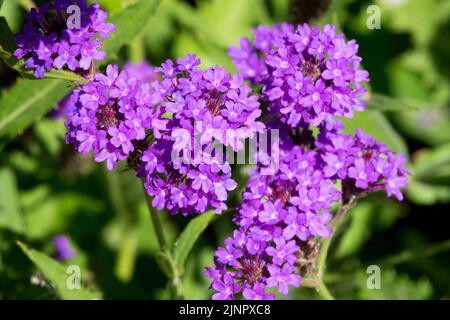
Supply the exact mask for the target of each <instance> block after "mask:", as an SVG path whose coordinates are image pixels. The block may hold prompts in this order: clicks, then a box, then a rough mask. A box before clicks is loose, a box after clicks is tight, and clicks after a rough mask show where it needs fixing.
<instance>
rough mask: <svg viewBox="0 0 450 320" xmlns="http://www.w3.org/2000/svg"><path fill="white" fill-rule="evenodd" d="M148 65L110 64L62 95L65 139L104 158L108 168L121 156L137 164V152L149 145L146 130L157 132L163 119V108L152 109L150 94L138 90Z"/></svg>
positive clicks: (149, 77)
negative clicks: (65, 117)
mask: <svg viewBox="0 0 450 320" xmlns="http://www.w3.org/2000/svg"><path fill="white" fill-rule="evenodd" d="M139 68H142V71H143V72H142V74H141V75H139ZM149 68H150V69H151V67H150V66H148V65H144V64H140V65H132V64H127V65H125V66H124V69H123V71H121V72H120V73H119V70H118V67H117V66H112V65H109V66H108V67H107V71H106V74H105V75H104V74H96V75H95V77H94V80H92V81H90V82H89V83H88V84H85V85H82V86H81V87H80V88H79V89H76V90H74V91H73V93H72V94H71V96H69V97H67V98H66V99H65V100H66V101H65V102H66V105H68V106H66V108H67V120H66V127H67V129H68V132H67V134H66V138H67V142H68V143H73V144H74V145H75V148H76V149H77V151H79V152H81V153H84V154H86V153H89V152H91V151H92V152H93V153H94V158H95V160H96V161H98V162H102V161H106V162H107V167H108V169H110V170H112V169H114V168H115V166H116V163H117V161H119V160H127V162H128V164H129V166H131V167H133V168H134V167H137V164H136V161H137V159H136V156H138V155H140V154H141V153H143V152H144V151H145V148H147V147H148V142H147V138H148V137H147V132H148V133H150V132H151V131H155V132H157V131H158V130H160V129H163V128H164V126H165V123H166V122H167V120H163V119H162V114H163V113H164V110H163V108H162V107H157V108H154V106H153V105H152V103H151V101H150V97H149V96H148V97H142V95H141V90H142V88H145V86H146V85H148V81H150V80H153V78H154V77H155V74H154V72H153V73H151V72H149Z"/></svg>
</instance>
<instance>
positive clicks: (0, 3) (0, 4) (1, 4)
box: [0, 0, 3, 10]
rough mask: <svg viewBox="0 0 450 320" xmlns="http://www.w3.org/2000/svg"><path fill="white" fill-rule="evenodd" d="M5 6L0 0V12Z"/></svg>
mask: <svg viewBox="0 0 450 320" xmlns="http://www.w3.org/2000/svg"><path fill="white" fill-rule="evenodd" d="M2 6H3V0H0V10H1V9H2Z"/></svg>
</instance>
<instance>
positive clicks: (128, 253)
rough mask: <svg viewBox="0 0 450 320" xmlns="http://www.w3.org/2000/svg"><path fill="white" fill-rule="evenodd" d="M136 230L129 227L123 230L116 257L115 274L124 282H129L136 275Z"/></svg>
mask: <svg viewBox="0 0 450 320" xmlns="http://www.w3.org/2000/svg"><path fill="white" fill-rule="evenodd" d="M136 231H137V230H136V228H134V227H129V228H126V229H125V230H123V233H122V236H121V240H120V247H119V252H118V255H117V257H116V264H115V267H114V273H115V274H116V276H117V278H118V279H119V280H121V281H122V282H125V283H126V282H129V281H130V280H131V278H132V276H133V273H134V266H135V263H136V254H137V248H138V243H137V232H136Z"/></svg>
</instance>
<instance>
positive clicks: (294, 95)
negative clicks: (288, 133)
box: [229, 24, 368, 127]
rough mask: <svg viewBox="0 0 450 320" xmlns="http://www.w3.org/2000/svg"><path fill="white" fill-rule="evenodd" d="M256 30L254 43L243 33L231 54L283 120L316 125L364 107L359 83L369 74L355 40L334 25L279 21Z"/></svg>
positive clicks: (365, 79) (272, 109)
mask: <svg viewBox="0 0 450 320" xmlns="http://www.w3.org/2000/svg"><path fill="white" fill-rule="evenodd" d="M254 34H255V40H254V41H253V42H252V41H250V40H249V39H248V38H243V39H242V40H241V45H240V47H232V48H230V51H229V53H230V56H231V57H232V58H233V62H234V64H235V66H236V67H237V68H238V69H239V70H240V71H241V72H242V73H243V75H244V76H245V78H246V79H248V80H250V81H251V82H252V83H255V84H258V85H261V86H262V99H263V100H264V101H266V102H267V103H268V110H269V111H270V112H272V113H276V115H277V116H279V117H280V119H281V120H282V121H283V122H285V123H287V124H288V125H290V126H291V127H297V126H298V125H302V124H305V123H306V124H310V125H313V126H318V125H319V124H321V123H323V122H328V121H332V119H333V116H345V117H352V114H353V113H352V112H353V110H356V111H362V110H363V109H364V101H362V100H360V98H361V97H362V96H363V95H364V93H365V89H364V87H363V86H362V85H361V84H362V82H365V81H368V73H367V72H366V71H364V70H361V69H360V64H361V60H362V59H361V58H360V57H359V56H358V55H357V52H358V45H357V43H356V42H355V41H354V40H351V41H348V42H346V41H345V40H344V35H343V34H338V35H336V27H334V26H331V25H326V26H325V27H324V28H323V31H321V30H320V29H319V28H317V27H314V28H310V27H309V26H308V25H307V24H303V25H299V26H293V25H290V24H280V25H275V26H273V27H267V26H260V27H258V28H257V29H255V30H254Z"/></svg>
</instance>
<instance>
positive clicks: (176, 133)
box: [138, 55, 263, 215]
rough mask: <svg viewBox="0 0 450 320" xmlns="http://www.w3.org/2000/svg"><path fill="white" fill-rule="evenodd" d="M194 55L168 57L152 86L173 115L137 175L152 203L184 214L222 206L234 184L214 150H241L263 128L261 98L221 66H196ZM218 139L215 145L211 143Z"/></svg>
mask: <svg viewBox="0 0 450 320" xmlns="http://www.w3.org/2000/svg"><path fill="white" fill-rule="evenodd" d="M199 64H200V60H199V59H197V58H196V56H195V55H187V56H186V57H185V58H179V59H178V60H177V61H176V63H174V62H173V61H171V60H167V61H166V62H165V63H163V64H162V66H161V68H159V71H160V74H161V80H160V81H159V83H158V84H157V85H155V86H154V89H155V90H154V95H158V97H159V99H160V101H159V102H158V103H159V104H160V105H164V107H165V108H166V111H167V112H168V113H170V114H171V115H172V118H171V120H170V122H169V126H168V131H167V132H166V133H165V134H164V135H163V136H162V137H161V138H159V139H156V140H155V142H154V143H153V144H152V145H150V147H149V148H148V149H147V150H146V151H145V152H144V154H143V157H142V164H143V165H142V166H141V167H140V168H139V170H138V174H139V175H140V176H142V177H143V178H144V179H145V181H146V182H145V186H146V189H147V191H148V193H149V194H150V195H151V196H153V197H154V200H153V206H154V207H156V208H158V209H163V208H167V209H168V210H169V211H170V212H173V213H176V212H178V211H180V210H181V211H182V213H183V215H191V214H196V213H202V212H204V211H205V210H206V209H207V208H208V206H212V207H213V208H214V209H215V210H216V212H218V213H220V212H222V211H223V210H225V209H226V205H225V202H224V201H225V200H226V199H227V191H229V190H233V189H234V188H235V187H236V182H235V181H234V180H232V179H231V168H230V165H229V164H228V163H227V161H226V158H225V156H223V155H222V154H221V152H219V151H218V150H222V149H221V148H222V147H223V146H227V147H230V148H232V150H235V151H237V150H239V149H240V148H241V147H242V146H243V142H242V141H243V139H246V138H249V137H252V136H253V135H254V134H255V133H256V132H258V131H259V130H261V129H262V128H263V124H262V123H260V122H258V121H257V120H256V119H257V118H258V117H259V116H260V114H261V111H260V109H259V102H258V98H257V97H256V96H251V95H250V93H251V89H250V88H249V87H248V86H246V85H244V84H243V79H242V78H241V77H240V76H239V75H234V76H232V75H230V74H228V73H226V70H225V69H224V68H220V67H217V66H216V67H212V68H208V69H205V70H200V69H198V68H197V66H198V65H199ZM214 143H219V149H217V148H212V150H209V147H211V145H213V144H214Z"/></svg>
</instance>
